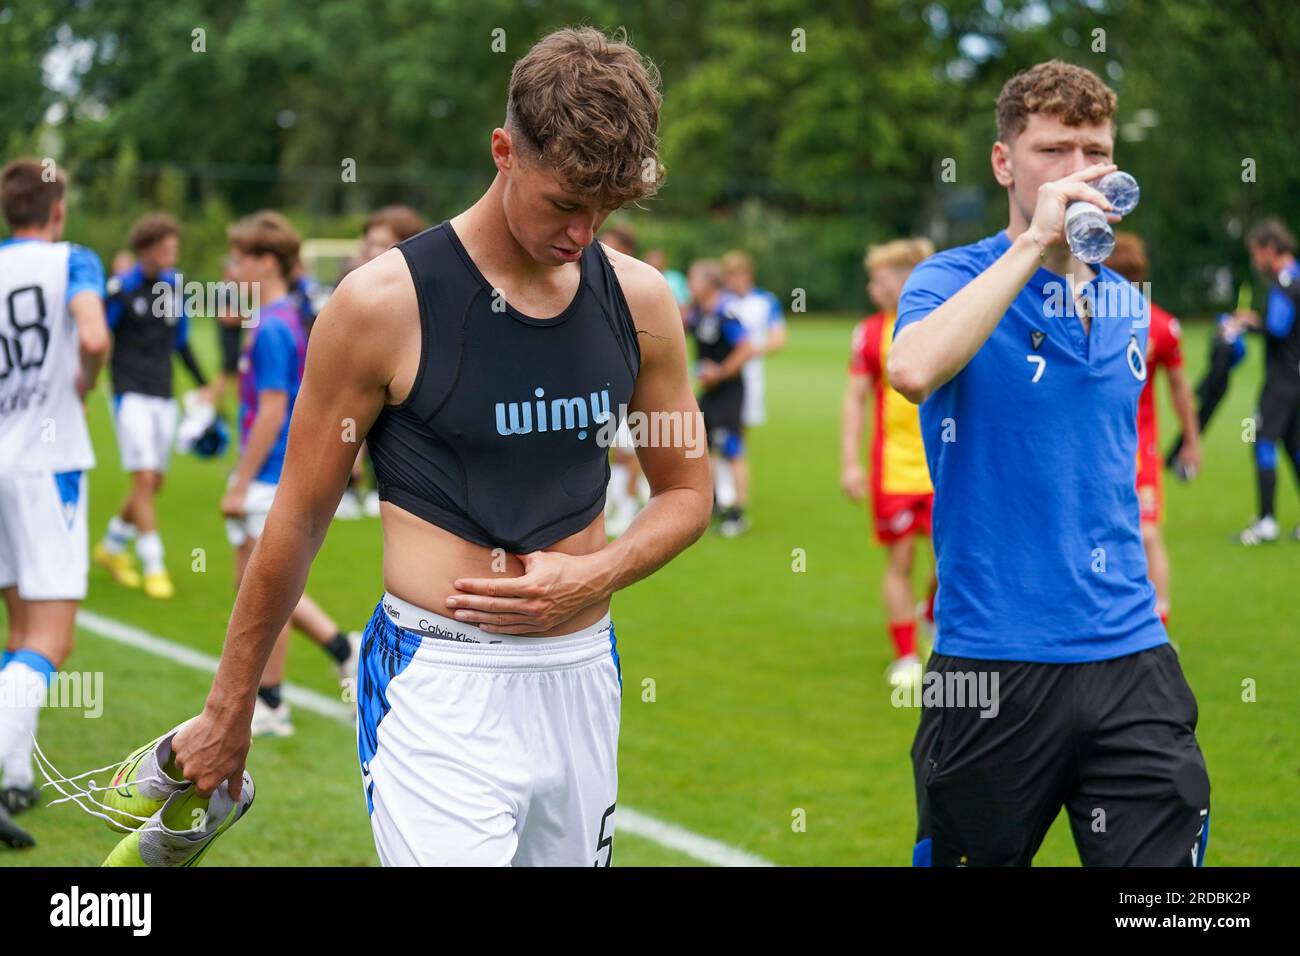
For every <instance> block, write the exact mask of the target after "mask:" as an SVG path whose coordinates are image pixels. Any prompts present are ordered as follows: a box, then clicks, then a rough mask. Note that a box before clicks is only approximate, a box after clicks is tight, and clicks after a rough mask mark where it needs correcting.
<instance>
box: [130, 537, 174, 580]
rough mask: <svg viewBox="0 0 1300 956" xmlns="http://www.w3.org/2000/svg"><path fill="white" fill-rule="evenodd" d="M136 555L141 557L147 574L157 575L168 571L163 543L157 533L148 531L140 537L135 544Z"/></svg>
mask: <svg viewBox="0 0 1300 956" xmlns="http://www.w3.org/2000/svg"><path fill="white" fill-rule="evenodd" d="M135 553H136V554H137V555H139V557H140V563H141V564H142V565H143V566H144V573H145V574H157V573H158V572H159V571H165V570H167V569H166V567H165V566H164V564H163V543H162V538H161V537H160V536H159V534H158V532H157V531H148V532H146V533H144V534H142V535H140V537H139V539H138V540H137V541H136V543H135Z"/></svg>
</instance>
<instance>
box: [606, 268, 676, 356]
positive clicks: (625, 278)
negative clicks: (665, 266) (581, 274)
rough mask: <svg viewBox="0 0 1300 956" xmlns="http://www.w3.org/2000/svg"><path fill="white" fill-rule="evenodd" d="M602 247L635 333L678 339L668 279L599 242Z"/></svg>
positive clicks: (653, 269) (674, 305)
mask: <svg viewBox="0 0 1300 956" xmlns="http://www.w3.org/2000/svg"><path fill="white" fill-rule="evenodd" d="M602 246H603V248H604V251H605V255H606V257H607V258H608V259H609V264H610V265H611V266H613V267H614V275H615V276H617V277H618V284H619V286H620V287H621V288H622V290H623V298H625V299H626V300H627V306H628V308H629V309H631V310H632V321H633V322H634V323H635V324H636V328H637V331H638V332H642V333H647V334H650V335H653V336H656V337H666V336H676V337H680V336H681V334H682V319H681V313H680V312H679V311H678V309H677V300H676V299H675V298H673V292H672V289H670V288H669V287H668V280H667V279H665V278H664V277H663V276H662V275H661V274H660V273H659V270H658V269H656V268H655V267H654V266H651V265H647V264H646V263H644V262H642V261H641V260H640V259H635V258H633V257H632V256H628V255H624V254H623V253H621V252H617V251H615V250H613V249H611V248H609V246H605V245H604V244H603V243H602ZM641 346H642V348H643V349H644V348H645V346H646V343H645V341H644V337H643V341H642V343H641Z"/></svg>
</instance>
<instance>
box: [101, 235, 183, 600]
mask: <svg viewBox="0 0 1300 956" xmlns="http://www.w3.org/2000/svg"><path fill="white" fill-rule="evenodd" d="M180 241H181V227H180V223H178V222H177V221H176V220H175V219H173V218H172V217H171V216H169V215H167V214H166V213H156V212H155V213H148V214H147V215H144V216H142V217H141V218H140V219H139V220H137V221H136V223H135V225H133V226H132V227H131V236H130V240H129V244H130V246H131V250H132V251H133V252H134V253H135V257H136V262H135V264H134V265H133V266H131V267H130V268H129V269H127V270H126V272H124V273H123V274H122V275H115V276H113V278H112V279H110V280H109V282H108V303H107V310H108V327H109V328H110V329H111V330H112V332H113V358H112V361H111V364H110V366H109V369H110V371H111V373H112V379H113V424H114V426H115V428H116V431H117V444H118V448H119V450H120V451H121V456H122V469H123V470H124V471H126V472H127V473H128V474H130V476H131V488H130V490H129V491H128V492H127V495H126V500H125V501H124V502H123V503H122V508H121V510H120V511H119V512H118V513H117V514H115V515H113V517H112V518H110V519H109V522H108V529H107V532H106V533H105V535H104V538H103V540H101V541H100V542H99V544H97V545H96V546H95V553H94V557H95V561H96V563H97V564H100V565H102V566H104V567H105V568H107V569H108V571H109V573H110V574H111V575H112V576H113V579H114V580H115V581H117V583H118V584H121V585H122V586H124V587H128V588H138V587H141V586H142V585H143V588H144V593H145V594H146V595H147V596H149V597H151V598H162V599H165V598H170V597H171V596H172V595H173V594H175V587H174V586H173V584H172V580H171V577H170V576H169V575H168V573H167V567H166V565H165V564H164V562H163V556H164V549H163V542H162V537H161V535H160V534H159V532H158V517H157V513H156V512H155V510H154V498H155V497H156V496H157V495H158V493H159V492H160V491H162V486H163V475H164V474H165V473H166V471H167V462H168V460H169V459H170V458H171V447H172V441H173V439H174V438H175V434H176V415H177V409H176V400H175V399H174V398H173V397H172V353H173V352H174V353H176V354H177V355H178V356H179V357H180V359H181V361H182V362H183V363H184V365H185V368H186V369H187V370H188V371H189V373H190V376H191V377H192V378H193V379H194V382H195V384H197V385H198V386H199V387H200V388H204V389H206V386H207V384H208V382H207V379H206V378H204V376H203V371H202V370H201V369H200V368H199V363H198V360H197V359H196V358H195V357H194V352H193V350H192V349H191V348H190V342H189V316H187V315H186V313H185V299H184V295H183V290H182V289H181V288H180V287H179V282H180V279H179V278H178V276H177V273H176V263H177V261H178V260H179V258H180ZM133 541H134V542H135V552H136V555H137V556H138V557H139V558H140V562H141V564H142V565H143V566H144V576H143V579H142V578H141V575H140V573H139V572H138V571H136V569H135V567H134V566H133V565H132V562H131V553H130V550H129V548H130V546H131V542H133Z"/></svg>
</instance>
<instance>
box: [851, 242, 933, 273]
mask: <svg viewBox="0 0 1300 956" xmlns="http://www.w3.org/2000/svg"><path fill="white" fill-rule="evenodd" d="M932 255H934V243H933V242H931V241H930V240H929V239H924V238H912V239H894V240H893V241H891V242H882V243H881V244H880V245H877V246H867V254H866V257H865V258H863V260H862V264H863V266H865V267H866V270H867V271H868V272H875V271H876V270H877V269H898V268H902V269H915V268H916V267H917V266H919V265H920V264H921V263H922V262H924V261H925V260H926V259H929V258H930V257H931V256H932Z"/></svg>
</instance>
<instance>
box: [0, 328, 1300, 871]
mask: <svg viewBox="0 0 1300 956" xmlns="http://www.w3.org/2000/svg"><path fill="white" fill-rule="evenodd" d="M849 332H850V322H849V320H848V319H847V317H846V318H841V319H829V318H819V319H807V318H799V319H798V320H797V321H795V322H794V323H793V325H792V330H791V337H790V338H791V344H790V347H789V349H788V351H787V352H786V353H785V354H782V355H780V356H779V357H776V358H774V359H772V360H770V361H769V363H768V376H769V385H768V390H769V398H768V400H769V418H770V424H768V425H767V426H765V427H764V428H762V429H761V430H759V431H757V432H756V433H755V434H753V435H752V437H751V440H750V449H751V456H752V457H751V460H752V462H753V471H754V491H753V507H752V517H753V520H754V529H753V531H752V532H751V533H750V534H749V535H748V536H746V537H744V538H741V539H739V540H723V539H721V538H720V537H719V536H718V535H717V534H716V533H710V534H709V535H708V536H707V537H706V538H705V539H704V540H702V541H700V542H699V543H698V544H697V545H695V546H694V547H693V548H691V549H690V550H689V551H688V552H687V553H685V554H684V555H682V556H681V557H680V558H678V559H677V560H676V561H674V562H673V563H672V564H671V565H669V566H668V567H667V568H665V569H664V570H662V571H660V572H659V573H658V574H656V575H655V576H654V577H652V578H651V579H649V580H647V581H643V582H641V583H640V584H638V585H636V586H635V587H633V588H631V589H630V590H628V591H626V592H623V593H621V594H620V595H618V596H617V597H616V598H615V601H614V617H615V620H616V622H617V625H618V634H619V638H620V641H619V651H620V654H621V659H622V668H623V683H624V702H623V729H622V741H621V761H620V766H621V781H620V794H619V806H620V807H632V808H635V809H637V810H640V811H642V812H644V813H647V814H650V815H652V816H655V817H657V818H659V819H661V820H664V821H668V822H671V823H674V824H677V825H679V826H682V827H686V828H688V829H690V830H692V831H694V832H696V833H698V834H701V835H703V836H707V837H711V838H713V839H716V840H720V841H724V842H725V843H728V844H731V845H733V846H735V847H737V848H741V849H744V850H746V851H748V852H750V853H753V854H757V855H759V856H762V857H764V858H766V859H768V860H771V861H772V862H775V863H778V864H782V865H797V866H810V865H838V866H846V865H847V866H855V865H906V864H908V863H909V862H910V860H911V847H912V842H913V836H914V827H915V810H914V803H913V791H912V782H911V770H910V764H909V760H908V748H909V746H910V744H911V739H912V734H913V731H914V729H915V726H916V721H917V718H918V712H916V711H913V710H907V709H895V708H894V707H892V706H891V705H890V700H889V689H888V686H887V685H886V683H885V681H884V676H883V675H884V670H885V667H886V666H887V664H888V663H889V658H890V649H889V642H888V638H887V636H886V634H885V630H884V621H883V616H882V612H881V605H880V599H879V596H878V586H877V582H878V577H879V574H880V571H881V567H882V562H881V554H880V552H879V550H878V549H876V548H875V547H874V546H872V544H871V542H870V537H869V526H868V519H867V513H866V511H865V509H864V508H863V507H861V506H854V505H852V504H849V503H848V502H847V501H846V500H845V498H844V497H843V495H842V494H841V493H840V490H839V471H838V469H839V449H838V427H839V422H838V418H839V398H840V390H841V388H842V386H843V381H844V375H845V371H844V370H845V365H846V360H847V350H848V342H849ZM1206 334H1207V332H1206V329H1205V328H1204V327H1203V326H1191V327H1189V328H1188V330H1187V343H1186V346H1185V351H1186V354H1187V359H1188V361H1189V364H1190V371H1191V374H1192V376H1193V381H1195V378H1196V376H1197V375H1198V374H1199V370H1200V368H1201V366H1202V364H1203V362H1204V358H1205V351H1206V350H1205V337H1206ZM196 338H197V339H199V340H200V344H204V345H207V344H209V343H211V340H212V339H213V336H212V334H211V331H210V330H209V329H207V328H201V329H200V330H199V331H198V332H197V333H196ZM1258 362H1259V354H1258V349H1257V348H1256V349H1255V351H1254V352H1253V353H1252V355H1251V356H1249V357H1248V359H1247V364H1246V366H1245V367H1244V368H1242V369H1240V370H1239V371H1238V373H1237V376H1236V378H1235V380H1234V382H1233V387H1232V391H1231V393H1230V395H1229V396H1228V398H1227V399H1226V400H1225V402H1224V404H1223V406H1221V408H1220V410H1219V413H1218V417H1217V418H1216V420H1215V421H1214V423H1213V424H1212V426H1211V429H1210V434H1209V436H1208V441H1207V444H1206V461H1205V466H1204V470H1203V472H1202V474H1201V476H1200V478H1198V479H1197V481H1195V482H1194V483H1192V484H1190V485H1186V486H1184V485H1179V484H1177V483H1176V482H1173V481H1169V482H1168V483H1167V496H1166V511H1167V515H1168V520H1167V524H1166V535H1167V539H1168V545H1169V550H1170V554H1171V558H1172V561H1173V567H1174V575H1175V577H1174V613H1173V620H1172V622H1171V631H1172V634H1173V637H1174V639H1175V640H1176V641H1177V642H1178V644H1179V646H1180V648H1181V655H1182V662H1183V667H1184V669H1185V671H1186V673H1187V677H1188V680H1189V681H1190V683H1191V685H1192V687H1193V689H1194V690H1195V692H1196V694H1197V697H1198V699H1199V702H1200V740H1201V745H1202V748H1203V749H1204V751H1205V756H1206V760H1207V762H1208V764H1209V768H1210V776H1211V780H1212V787H1213V791H1212V792H1213V797H1212V803H1213V828H1212V837H1211V840H1210V849H1209V862H1210V864H1212V865H1217V866H1241V865H1283V864H1290V863H1293V862H1294V861H1295V860H1296V859H1297V858H1298V857H1300V831H1298V830H1297V828H1296V827H1295V822H1294V821H1295V811H1296V807H1295V798H1296V793H1297V783H1298V781H1297V773H1300V753H1298V750H1300V748H1298V746H1297V737H1296V732H1295V731H1296V727H1297V726H1300V701H1298V700H1297V694H1296V688H1297V686H1300V655H1297V654H1296V646H1297V645H1296V639H1297V636H1298V634H1297V626H1296V623H1295V621H1296V619H1295V613H1294V605H1293V604H1290V603H1288V602H1290V601H1294V600H1295V595H1294V594H1293V593H1292V590H1291V589H1292V588H1294V587H1295V586H1296V584H1297V582H1298V581H1300V544H1297V543H1295V542H1290V541H1288V542H1282V543H1279V544H1278V545H1276V546H1273V547H1267V548H1261V549H1255V550H1248V549H1243V548H1240V547H1237V546H1235V545H1233V544H1231V543H1229V537H1230V535H1232V534H1233V533H1234V532H1236V531H1237V530H1239V529H1240V528H1241V527H1243V526H1244V524H1245V522H1246V521H1247V520H1248V519H1249V518H1250V517H1251V515H1252V512H1253V509H1254V490H1253V489H1254V484H1253V478H1252V474H1251V465H1250V454H1249V449H1248V448H1247V447H1246V446H1244V445H1243V443H1242V441H1241V434H1240V432H1241V429H1240V422H1241V420H1242V418H1244V417H1245V416H1247V415H1248V414H1249V413H1250V410H1251V408H1252V406H1253V400H1254V397H1255V394H1256V389H1257V370H1258ZM206 367H208V368H212V367H213V362H212V355H211V351H210V350H209V352H208V355H207V363H206ZM185 381H186V379H185V376H184V373H183V372H178V382H181V383H185ZM1160 388H1161V399H1162V404H1163V406H1164V408H1163V414H1162V421H1163V422H1164V423H1165V432H1164V434H1165V437H1166V438H1167V437H1168V435H1169V434H1170V433H1171V432H1172V431H1173V428H1172V427H1171V422H1172V421H1173V419H1172V415H1171V413H1170V411H1169V408H1168V402H1167V401H1166V400H1165V395H1164V384H1163V382H1161V384H1160ZM1081 398H1082V399H1084V400H1086V396H1081ZM90 417H91V423H92V429H93V434H94V437H95V445H96V449H97V452H98V455H99V467H98V468H97V469H96V470H95V472H94V473H93V476H92V480H91V540H92V542H93V541H94V540H96V539H97V538H98V536H100V535H101V534H102V533H103V529H104V525H105V523H106V522H107V520H108V517H109V515H110V513H112V512H113V511H114V510H115V509H116V508H117V507H118V506H119V504H120V497H121V495H122V493H123V492H124V490H125V487H126V477H125V476H124V475H123V473H122V472H121V471H120V469H119V466H118V455H117V448H116V445H115V443H114V440H113V435H112V431H111V427H110V423H109V420H108V409H107V402H106V399H105V397H104V395H103V394H99V395H96V396H95V397H94V398H93V399H92V400H91V402H90ZM228 465H229V463H228V462H226V463H218V464H214V463H201V462H198V461H197V460H194V459H192V458H177V459H175V460H174V462H173V467H172V472H171V476H170V478H169V486H168V487H167V489H166V490H165V492H164V494H163V496H162V498H161V500H160V508H159V513H160V521H161V525H162V530H163V537H164V540H165V542H166V544H167V548H168V560H169V565H170V567H171V569H172V574H173V576H174V578H175V580H176V585H177V592H178V593H177V597H176V598H175V599H174V600H172V601H170V602H151V601H149V600H148V599H147V598H145V597H143V596H142V595H141V594H140V593H139V592H127V591H124V590H122V589H120V588H118V587H116V586H115V585H114V584H113V583H112V582H111V581H110V580H109V578H108V577H107V575H106V574H105V573H104V572H103V571H101V570H100V569H98V568H94V569H92V571H91V580H90V594H89V598H88V600H87V601H86V605H85V606H86V607H87V608H89V609H91V610H93V611H95V612H98V613H99V614H102V615H105V616H108V617H111V618H115V619H117V620H120V621H123V622H127V623H129V624H132V625H135V626H136V627H140V628H143V629H145V630H147V631H150V632H152V633H154V634H157V635H160V636H162V637H165V638H167V639H169V640H171V641H174V642H177V643H180V644H183V645H186V646H189V647H193V648H195V649H198V650H201V651H204V652H207V653H209V654H217V653H218V652H219V650H220V647H221V642H222V638H223V636H224V632H225V624H226V620H227V618H228V615H229V613H230V608H231V602H232V583H231V577H232V572H231V556H230V551H229V549H228V547H227V545H226V541H225V536H224V532H223V527H222V521H221V517H220V515H219V513H218V510H217V503H218V500H219V498H220V494H221V490H222V487H223V482H224V478H225V474H226V471H227V470H228ZM1062 480H1072V481H1073V480H1086V476H1062ZM1279 484H1280V489H1279V510H1280V514H1279V518H1280V519H1281V521H1282V523H1283V525H1284V527H1285V528H1286V529H1287V530H1288V531H1289V529H1290V527H1291V526H1292V525H1294V524H1295V523H1296V521H1298V520H1300V507H1298V506H1297V496H1296V492H1295V487H1294V484H1293V482H1292V475H1291V474H1290V472H1289V471H1288V472H1286V474H1285V476H1284V477H1283V478H1282V479H1281V481H1280V482H1279ZM380 548H381V540H380V531H379V523H378V521H375V520H362V521H355V522H336V523H335V525H334V526H333V527H332V528H331V530H330V534H329V537H328V539H327V540H326V543H325V547H324V549H323V551H322V552H321V555H320V557H319V558H318V560H317V561H316V564H315V566H314V568H313V570H312V575H311V580H310V584H309V591H310V593H311V594H313V595H314V596H315V597H316V598H317V600H319V601H320V603H321V604H322V605H323V606H324V607H325V609H326V610H327V611H329V612H330V613H331V614H333V615H334V616H335V617H336V618H337V619H338V620H339V622H340V623H341V624H343V625H344V626H345V627H347V628H360V627H362V626H363V625H364V623H365V621H366V620H367V618H368V616H369V615H370V613H371V610H372V609H373V607H374V605H375V602H376V600H377V599H378V597H379V595H380V593H381V589H382V582H381V579H380ZM796 548H801V549H803V551H804V553H805V554H806V570H805V571H803V572H802V573H798V572H795V571H793V570H792V561H793V558H792V554H793V552H794V550H795V549H796ZM196 549H203V553H204V555H205V556H206V570H205V571H203V572H201V573H199V572H192V571H191V566H192V562H193V561H194V560H195V558H194V555H195V553H196ZM927 572H928V568H927V567H918V568H917V580H918V581H920V580H921V579H922V576H923V575H924V574H925V573H927ZM68 669H70V670H77V671H102V672H103V673H104V693H105V701H106V702H105V706H104V711H103V715H102V717H100V718H98V719H93V720H92V719H86V718H85V717H83V716H82V714H81V712H80V711H73V710H60V709H48V710H47V711H46V712H45V713H44V714H43V716H42V718H41V732H40V739H41V741H42V744H43V747H44V749H45V751H46V753H47V754H48V755H49V756H50V757H51V759H52V760H54V762H55V763H56V764H57V765H58V766H59V767H60V769H62V770H63V771H65V772H68V773H76V772H81V771H84V770H89V769H90V768H92V767H98V766H102V765H104V764H108V763H111V762H113V761H115V760H117V759H119V758H120V757H121V756H123V755H125V754H126V753H127V752H128V751H129V750H130V749H132V748H134V747H135V746H137V745H139V744H140V743H143V742H145V741H147V740H149V739H150V738H152V737H154V736H156V735H157V734H159V733H161V732H163V731H164V730H166V729H167V728H168V727H170V726H172V725H174V724H175V723H177V722H179V721H180V720H182V719H184V718H186V717H188V716H190V715H192V714H194V713H196V712H197V710H198V709H199V707H200V706H201V704H202V702H203V697H204V694H205V693H206V690H207V687H208V683H209V679H210V678H209V675H207V674H204V673H201V672H199V671H195V670H190V669H186V668H184V667H182V666H180V665H178V664H175V663H172V662H169V661H166V660H162V659H159V658H156V657H153V656H149V655H146V654H144V653H142V652H139V651H134V650H131V649H128V648H125V647H122V646H120V645H118V644H116V643H112V642H110V641H108V640H105V639H104V638H102V637H99V636H97V635H94V634H92V633H89V632H87V631H80V632H79V634H78V647H77V651H76V653H75V655H74V656H73V658H72V659H71V661H70V662H69V664H68ZM289 673H290V679H291V680H292V681H293V682H295V683H298V684H300V685H303V686H306V687H309V688H313V689H315V690H317V691H321V692H323V693H329V694H334V693H336V686H335V682H334V677H333V672H332V669H331V667H330V666H329V662H328V661H327V660H326V658H325V656H324V655H323V654H321V653H320V652H319V651H318V650H317V649H316V648H315V647H313V646H311V645H310V644H309V643H308V642H307V641H306V639H305V638H300V639H298V640H297V642H296V643H295V645H294V648H293V650H292V651H291V654H290V664H289ZM1247 678H1249V679H1252V680H1253V681H1255V682H1256V685H1257V695H1258V700H1257V702H1254V703H1246V702H1243V700H1242V693H1243V691H1242V686H1243V681H1244V680H1246V679H1247ZM651 682H652V683H651ZM651 686H652V687H653V698H654V699H653V701H649V700H647V699H645V698H647V697H649V696H651V695H650V694H649V692H648V688H650V687H651ZM295 721H296V724H297V728H298V733H297V736H295V737H293V738H289V739H285V740H272V741H258V742H257V743H255V745H254V747H253V751H252V755H251V759H250V769H251V770H252V772H253V774H254V776H255V778H256V780H257V785H258V797H257V802H256V805H255V806H254V808H253V810H252V811H251V812H250V814H249V815H248V817H246V818H245V820H244V821H243V822H241V823H240V824H239V826H237V827H235V828H234V829H233V830H232V831H231V832H230V834H228V835H227V836H225V837H223V838H222V840H221V842H220V843H218V844H217V846H215V847H214V848H213V850H212V852H211V853H210V854H209V856H208V858H207V859H208V861H209V863H210V864H211V865H223V864H224V865H312V866H326V865H340V864H342V865H371V864H374V863H376V858H375V855H374V851H373V847H372V844H371V840H370V832H369V826H368V823H367V820H366V812H365V803H364V800H363V798H362V794H361V788H360V782H359V772H358V769H357V757H356V747H355V744H354V740H353V736H352V732H351V731H350V730H349V729H348V728H347V727H346V726H344V725H342V724H339V723H336V722H333V721H330V720H328V719H326V718H323V717H318V716H315V715H313V714H311V713H306V712H302V711H297V712H296V713H295ZM799 811H803V813H802V814H800V813H799ZM796 816H802V817H804V819H805V820H806V825H805V826H804V827H802V828H796V827H795V826H793V825H792V824H793V823H794V821H795V819H796ZM20 819H21V822H22V823H23V824H24V825H25V826H26V827H28V828H29V829H30V830H31V832H32V833H33V834H34V835H35V836H36V838H37V839H38V841H39V843H40V845H39V846H38V847H37V848H35V849H34V850H31V851H26V852H21V853H19V852H0V864H3V865H7V866H12V865H93V864H98V863H99V862H100V861H101V860H102V859H103V857H104V856H105V855H106V854H107V853H108V852H109V850H110V849H111V848H112V847H113V845H114V843H115V841H116V840H117V839H118V837H117V836H115V835H114V834H112V833H110V832H109V831H108V830H107V828H106V827H104V826H103V824H102V823H100V822H99V821H97V820H93V819H91V818H89V817H86V816H84V815H82V814H80V813H79V812H78V811H77V810H76V809H74V808H72V807H70V806H66V805H60V806H57V807H52V808H49V807H42V808H39V809H35V810H33V811H31V812H29V813H28V814H26V815H24V816H23V817H22V818H20ZM615 849H616V854H615V858H616V861H617V862H618V863H619V864H621V865H683V864H690V863H692V862H694V861H693V860H691V859H690V858H688V857H686V856H683V855H681V854H679V853H677V852H675V851H671V850H667V849H665V848H663V847H661V846H659V845H657V844H656V843H652V842H650V841H649V840H646V839H641V838H637V837H634V836H630V835H627V834H625V833H622V832H620V834H619V837H618V840H617V841H616V844H615ZM1037 862H1038V863H1039V864H1040V865H1044V864H1045V865H1076V864H1077V858H1076V856H1075V853H1074V847H1073V844H1072V842H1071V840H1070V837H1069V831H1068V827H1067V826H1066V825H1065V821H1064V820H1062V819H1058V820H1057V822H1056V825H1055V826H1054V828H1053V829H1052V832H1051V833H1050V834H1049V836H1048V838H1047V841H1046V843H1045V844H1044V846H1043V849H1042V851H1041V852H1040V854H1039V856H1038V859H1037Z"/></svg>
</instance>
